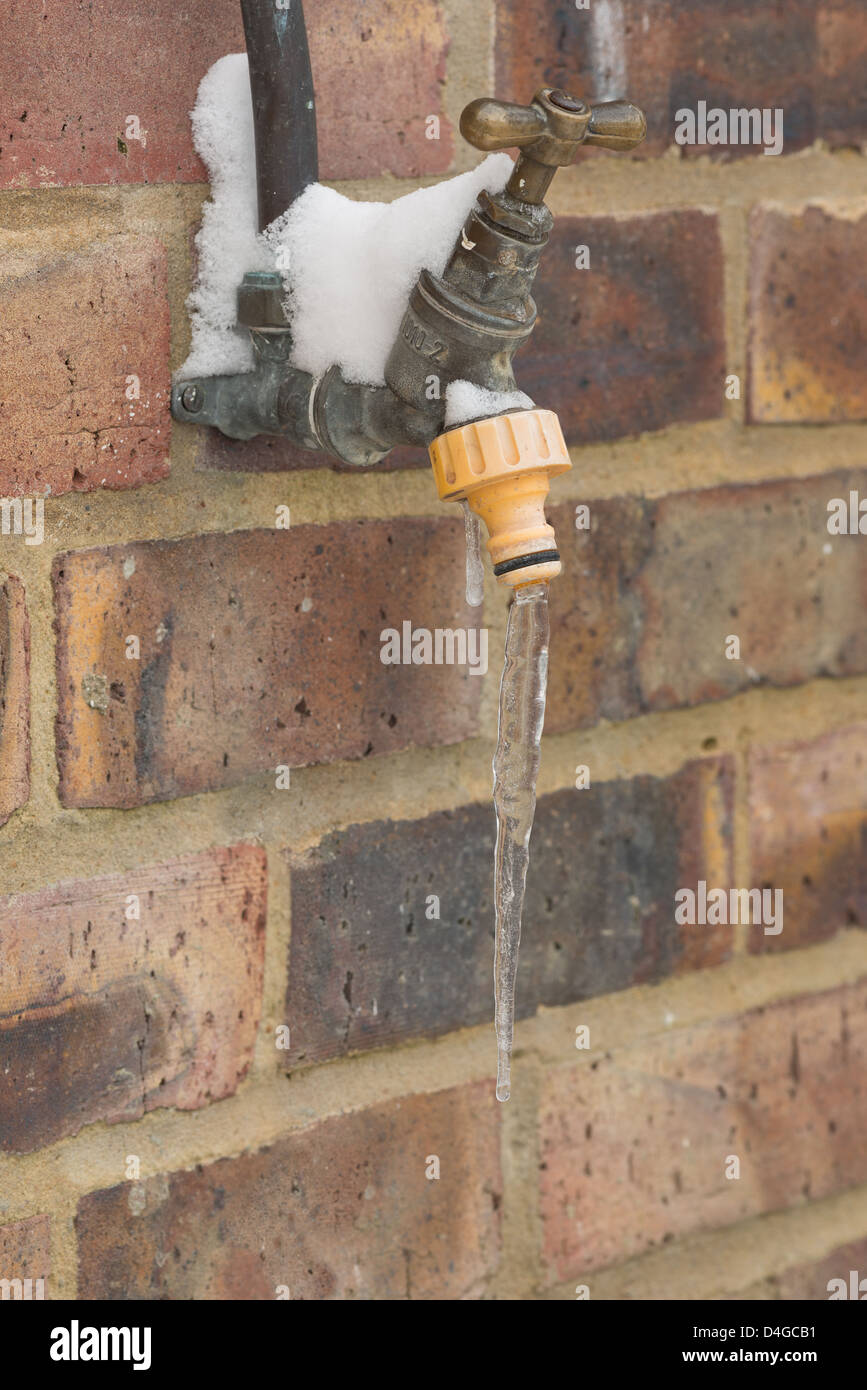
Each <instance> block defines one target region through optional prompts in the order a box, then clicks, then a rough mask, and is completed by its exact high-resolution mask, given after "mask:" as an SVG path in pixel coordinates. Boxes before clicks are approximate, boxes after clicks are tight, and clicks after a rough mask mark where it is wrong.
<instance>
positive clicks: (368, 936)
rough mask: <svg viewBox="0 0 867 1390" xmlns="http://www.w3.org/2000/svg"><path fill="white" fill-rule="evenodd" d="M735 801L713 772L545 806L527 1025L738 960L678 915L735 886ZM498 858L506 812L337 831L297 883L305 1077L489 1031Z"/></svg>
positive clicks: (635, 783) (592, 790)
mask: <svg viewBox="0 0 867 1390" xmlns="http://www.w3.org/2000/svg"><path fill="white" fill-rule="evenodd" d="M730 798H731V781H730V769H729V768H728V767H727V766H725V765H724V764H723V763H721V762H720V761H718V760H714V759H708V760H706V761H703V762H695V763H690V764H689V765H688V766H687V767H686V768H685V769H684V770H683V771H682V772H679V773H677V774H676V775H675V776H673V777H671V778H654V777H637V778H634V779H633V780H632V781H623V782H608V783H600V784H599V785H597V786H592V785H591V786H590V787H589V788H586V789H584V790H582V791H577V790H576V791H563V792H557V793H555V794H554V795H552V796H545V797H542V798H540V800H539V803H538V806H537V811H536V821H535V826H534V829H533V840H532V864H531V868H530V874H529V878H528V884H527V899H526V905H525V909H524V932H523V938H522V942H521V967H520V973H519V983H518V998H517V1008H518V1014H519V1016H520V1017H526V1016H527V1015H529V1014H532V1013H534V1012H535V1010H536V1009H537V1007H538V1006H539V1005H540V1004H545V1005H548V1006H554V1005H558V1004H568V1003H571V1002H572V1001H573V1000H576V999H585V998H588V997H589V996H591V995H596V994H604V993H606V992H608V991H611V990H616V989H624V988H625V987H626V986H628V985H630V984H639V983H644V982H646V981H649V980H659V979H661V978H663V977H664V976H666V975H670V974H673V973H679V972H682V971H684V970H691V969H696V968H698V967H700V966H704V965H712V964H717V963H719V962H720V961H721V960H724V959H725V958H726V956H727V955H728V953H729V950H730V946H731V940H730V932H729V930H728V929H726V928H716V929H712V928H708V927H701V928H698V927H677V926H675V923H674V916H673V913H674V893H675V891H676V889H677V888H678V887H681V886H685V885H688V884H690V883H692V884H693V886H695V883H696V881H697V879H698V878H702V877H703V878H705V879H706V881H708V882H713V883H714V884H719V885H720V886H723V885H727V884H728V883H729V880H730V876H731V866H730V842H731V827H730V821H729V814H730ZM493 849H494V817H493V814H492V811H491V809H490V807H488V806H472V807H465V808H462V809H461V810H459V811H454V812H444V813H441V814H438V815H434V816H428V817H426V818H425V819H424V820H420V821H409V822H406V821H404V822H399V823H398V824H392V823H391V822H385V823H383V822H374V823H373V824H370V825H357V826H352V827H350V828H349V829H348V830H346V831H336V832H335V833H334V834H333V835H330V836H328V837H327V839H326V840H325V841H324V842H323V843H322V844H321V845H320V846H319V847H318V848H317V849H316V850H315V851H313V852H311V853H310V854H308V855H307V856H306V857H305V859H304V860H302V861H301V863H300V864H299V866H298V867H297V868H294V869H293V871H292V943H291V959H290V964H289V984H288V991H287V995H286V1018H287V1020H288V1022H289V1025H290V1032H291V1039H292V1050H291V1052H290V1053H289V1054H288V1055H287V1061H288V1062H289V1064H290V1065H293V1066H294V1065H297V1064H299V1063H303V1062H308V1063H309V1062H312V1061H322V1060H323V1059H325V1058H328V1057H333V1056H335V1055H337V1054H340V1053H344V1052H351V1051H356V1050H361V1049H365V1048H370V1047H381V1046H384V1045H387V1044H389V1043H392V1044H393V1043H395V1042H399V1041H401V1040H402V1039H404V1038H407V1037H412V1036H416V1035H418V1034H421V1033H427V1034H436V1033H444V1032H448V1031H449V1030H450V1029H453V1028H460V1027H465V1026H467V1025H468V1024H474V1023H482V1022H484V1021H485V1020H487V1019H489V1018H490V1017H491V1015H492V1008H493V996H492V987H491V960H492V953H493V903H492V898H491V861H492V857H493ZM576 855H578V856H580V863H581V872H580V874H577V875H576V873H575V863H576ZM431 894H434V895H436V896H437V897H438V898H439V904H438V910H439V917H438V918H434V917H428V916H427V911H428V897H429V895H431ZM431 910H434V911H435V910H437V909H436V905H432V907H431Z"/></svg>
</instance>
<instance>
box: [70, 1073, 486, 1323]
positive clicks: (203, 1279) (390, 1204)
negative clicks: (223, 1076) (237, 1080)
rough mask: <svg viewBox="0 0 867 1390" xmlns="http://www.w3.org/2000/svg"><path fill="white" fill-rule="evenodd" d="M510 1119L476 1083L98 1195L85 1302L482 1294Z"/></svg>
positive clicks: (81, 1216) (87, 1232)
mask: <svg viewBox="0 0 867 1390" xmlns="http://www.w3.org/2000/svg"><path fill="white" fill-rule="evenodd" d="M496 1112H497V1102H496V1101H495V1100H494V1098H493V1095H492V1092H491V1088H490V1086H487V1085H469V1086H464V1087H460V1088H458V1089H455V1090H452V1091H441V1092H439V1093H437V1094H435V1095H429V1096H418V1097H411V1098H408V1099H404V1100H401V1101H393V1102H390V1103H388V1104H385V1105H380V1106H376V1107H374V1108H373V1109H371V1110H365V1111H362V1112H361V1113H359V1114H356V1115H344V1116H341V1117H339V1118H336V1119H331V1120H326V1121H324V1122H322V1123H320V1124H317V1125H314V1126H312V1127H311V1128H310V1129H307V1130H305V1131H303V1132H302V1133H300V1134H295V1135H291V1136H290V1137H289V1138H286V1139H282V1140H280V1141H279V1142H278V1143H276V1144H274V1145H273V1146H272V1147H270V1148H268V1149H264V1150H262V1151H261V1152H259V1153H256V1154H250V1155H246V1156H244V1157H242V1158H232V1159H222V1160H220V1161H219V1162H218V1163H213V1164H210V1165H209V1166H208V1167H206V1168H199V1169H197V1170H196V1171H195V1172H189V1173H172V1174H170V1175H168V1176H167V1177H156V1178H149V1179H148V1180H147V1181H145V1182H142V1183H137V1184H130V1183H124V1184H121V1185H119V1186H118V1187H113V1188H109V1189H107V1190H106V1191H103V1192H95V1193H93V1194H91V1195H90V1196H87V1197H85V1198H83V1199H82V1201H81V1203H80V1204H79V1208H78V1216H77V1219H76V1226H77V1229H78V1238H79V1250H80V1262H79V1296H80V1297H83V1298H99V1299H137V1298H139V1299H141V1298H145V1299H146V1298H163V1299H164V1298H170V1299H191V1298H192V1299H274V1298H277V1297H281V1298H286V1297H290V1298H293V1299H311V1298H313V1299H377V1300H379V1299H386V1300H403V1299H450V1300H451V1299H466V1298H476V1297H478V1296H479V1295H480V1294H481V1293H482V1292H483V1289H484V1283H485V1280H486V1278H487V1276H488V1275H490V1274H491V1273H492V1272H493V1270H494V1269H495V1267H496V1264H497V1259H498V1253H499V1217H498V1215H497V1209H498V1207H499V1205H500V1197H501V1191H502V1188H501V1179H500V1165H499V1151H498V1136H499V1116H498V1115H497V1113H496ZM432 1157H435V1158H438V1160H439V1171H440V1176H439V1178H438V1179H437V1178H428V1177H426V1175H425V1174H426V1169H427V1170H428V1171H433V1170H432V1168H431V1158H432ZM286 1290H288V1294H287V1292H285V1291H286Z"/></svg>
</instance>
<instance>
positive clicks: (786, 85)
mask: <svg viewBox="0 0 867 1390" xmlns="http://www.w3.org/2000/svg"><path fill="white" fill-rule="evenodd" d="M602 26H604V29H603V28H602ZM600 29H602V33H601V34H600ZM605 30H608V31H609V33H610V34H612V35H613V41H612V38H610V37H608V36H607V35H606V33H605ZM496 54H497V90H498V93H499V94H500V95H501V96H503V97H506V98H512V99H514V100H516V101H521V102H524V101H528V100H529V98H530V97H531V96H532V95H533V93H534V92H535V91H536V90H537V89H538V88H539V87H541V86H565V87H566V88H567V90H572V91H574V92H575V93H576V95H584V96H585V97H588V98H590V99H591V100H594V99H598V98H599V97H600V96H604V97H606V98H609V97H614V96H618V97H627V98H628V99H629V100H630V101H634V102H636V103H637V104H638V105H639V106H640V107H642V109H643V110H644V111H645V112H646V113H647V121H648V135H647V139H646V141H645V143H644V144H643V145H642V146H641V147H640V149H641V152H642V153H644V154H646V155H652V154H658V153H659V152H660V151H661V150H664V149H665V148H666V147H667V146H669V145H672V144H673V143H674V133H675V129H676V114H677V112H678V110H680V109H682V108H684V107H689V108H691V109H692V110H695V109H696V104H697V102H698V101H706V102H707V103H708V107H713V106H717V107H722V108H723V109H724V110H726V111H728V110H730V109H731V108H732V107H744V106H746V107H759V108H762V107H770V108H777V107H782V108H783V111H784V136H785V144H784V153H791V152H792V151H794V150H798V149H803V148H804V147H805V146H806V145H809V144H811V143H812V142H813V141H814V140H816V139H818V138H821V139H823V140H826V141H827V142H828V143H829V144H831V145H857V144H860V143H861V142H862V141H864V140H865V139H867V99H865V94H864V62H865V56H867V29H865V25H864V12H863V7H862V5H861V4H860V3H859V0H821V3H818V4H817V3H815V0H787V2H786V4H784V5H779V4H756V3H755V2H754V0H730V3H728V4H726V5H725V6H723V7H721V6H720V5H719V4H717V3H716V0H692V2H691V3H690V4H689V5H684V4H682V3H680V0H656V3H654V4H653V5H650V6H648V5H647V3H646V0H622V3H618V4H616V5H615V4H613V3H610V0H592V4H591V5H590V7H589V9H587V10H578V9H576V8H575V7H574V6H573V5H571V4H560V5H553V4H551V3H549V0H507V2H506V3H501V4H498V6H497V38H496ZM683 148H684V152H685V153H687V154H694V153H702V154H710V155H712V156H713V157H715V158H718V159H719V158H731V157H743V156H745V155H747V156H749V155H754V154H759V156H760V157H762V158H764V156H762V155H761V152H760V150H758V149H757V148H756V147H744V146H737V147H732V148H728V147H725V146H722V147H721V146H709V147H690V146H684V147H683ZM610 157H611V156H609V155H607V154H606V153H605V152H604V151H587V153H586V158H587V159H588V160H594V159H605V158H610ZM616 158H619V159H622V158H623V156H622V155H617V156H616ZM590 176H591V177H592V174H591V175H590Z"/></svg>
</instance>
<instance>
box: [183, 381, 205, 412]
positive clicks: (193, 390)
mask: <svg viewBox="0 0 867 1390" xmlns="http://www.w3.org/2000/svg"><path fill="white" fill-rule="evenodd" d="M204 404H205V393H204V391H200V390H199V388H198V386H185V387H184V389H183V391H182V392H181V405H182V406H183V407H184V410H187V411H189V413H190V414H191V415H196V414H197V413H198V412H199V411H200V410H201V408H202V406H203V405H204Z"/></svg>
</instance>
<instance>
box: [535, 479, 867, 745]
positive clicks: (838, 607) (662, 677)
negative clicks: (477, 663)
mask: <svg viewBox="0 0 867 1390" xmlns="http://www.w3.org/2000/svg"><path fill="white" fill-rule="evenodd" d="M858 488H860V490H861V495H862V496H867V475H865V474H863V473H856V474H830V475H828V476H825V477H819V478H809V479H804V480H795V481H786V482H779V483H766V484H760V485H756V486H752V487H736V486H730V487H724V488H711V489H708V490H707V491H703V492H692V493H679V494H672V495H671V496H669V497H665V498H662V499H661V500H659V501H655V502H648V501H644V500H641V499H637V498H616V499H610V500H603V501H599V502H591V503H590V504H589V505H590V510H591V525H592V529H591V530H590V531H586V530H582V531H576V530H575V526H574V513H573V510H572V508H570V507H567V506H561V507H555V508H552V509H551V513H550V520H551V521H552V524H553V525H554V527H555V529H556V532H557V539H558V542H559V546H560V551H561V553H562V555H563V561H564V564H563V574H562V576H561V577H560V578H559V579H558V580H557V583H556V584H554V585H553V586H552V589H551V659H550V680H549V687H548V712H547V716H546V720H545V727H546V729H547V730H548V731H549V732H551V733H555V732H560V731H561V730H564V729H571V728H579V727H581V726H583V725H588V724H593V723H595V722H596V721H597V720H598V719H599V718H607V719H625V718H629V717H630V716H632V715H635V714H639V713H642V712H643V711H646V710H654V709H671V708H675V707H677V706H682V705H697V704H701V703H703V702H704V701H709V700H719V699H723V698H725V697H726V696H729V695H734V694H736V693H737V692H738V691H741V690H746V689H749V688H750V687H751V686H753V685H755V684H757V683H759V682H764V683H767V684H769V685H776V686H789V685H797V684H799V683H800V682H802V681H806V680H809V679H811V678H812V677H815V676H820V675H833V676H841V675H855V674H857V673H860V672H864V671H867V630H865V626H864V622H863V617H862V606H863V602H864V596H865V595H867V550H865V549H864V547H863V545H859V537H857V536H842V537H839V538H837V539H836V541H835V543H834V544H833V545H832V546H831V547H830V552H829V553H827V554H826V553H825V547H826V545H827V544H828V542H829V535H828V530H827V523H828V502H829V500H831V499H832V498H835V497H843V498H847V497H848V495H849V492H850V490H852V489H856V490H857V489H858ZM731 636H736V637H738V638H739V641H740V658H739V659H738V660H733V659H729V658H728V657H727V656H726V649H727V648H726V644H727V639H728V638H729V637H731Z"/></svg>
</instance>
